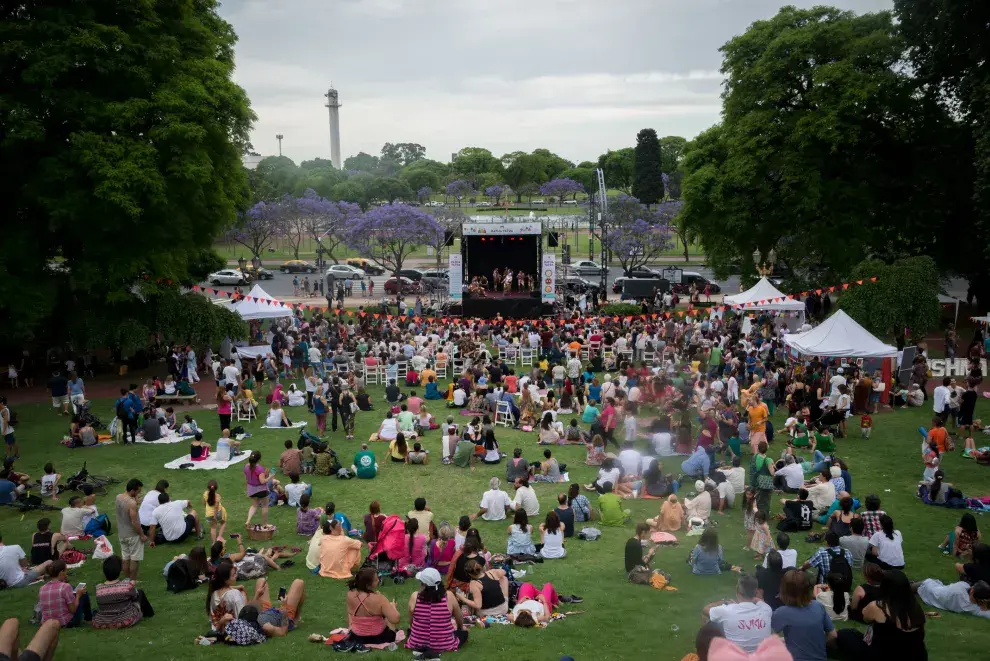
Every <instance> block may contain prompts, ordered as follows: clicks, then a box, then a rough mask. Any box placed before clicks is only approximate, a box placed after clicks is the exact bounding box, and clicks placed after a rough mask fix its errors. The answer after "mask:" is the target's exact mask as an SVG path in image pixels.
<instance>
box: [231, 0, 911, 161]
mask: <svg viewBox="0 0 990 661" xmlns="http://www.w3.org/2000/svg"><path fill="white" fill-rule="evenodd" d="M822 3H823V0H790V2H786V1H785V0H690V1H688V2H685V1H684V0H676V1H675V0H611V2H602V1H601V0H226V2H225V3H224V5H223V6H222V7H221V14H222V15H223V16H224V17H225V18H226V19H227V20H228V21H230V22H231V23H232V24H233V26H234V29H235V30H236V31H237V34H238V35H239V37H240V42H239V43H238V46H237V73H236V79H237V81H238V82H239V83H240V84H241V85H243V86H244V88H245V89H246V90H247V92H248V95H249V96H250V98H251V103H252V105H253V107H254V110H255V112H256V113H257V114H258V121H257V123H256V125H255V129H254V132H253V134H252V141H253V143H254V146H255V148H256V149H257V150H258V151H260V152H261V153H263V154H272V153H276V152H277V143H276V141H275V134H276V133H282V134H284V136H285V139H284V140H283V143H282V149H283V153H284V154H285V155H287V156H289V157H291V158H293V159H294V160H296V161H297V162H298V161H300V160H303V159H307V158H313V157H316V156H321V157H324V158H329V153H330V145H329V130H328V122H327V111H326V109H325V108H324V107H323V103H324V99H323V94H324V93H325V92H326V89H327V87H329V84H330V82H331V81H332V82H333V85H334V87H336V88H337V90H338V91H339V92H340V102H341V104H342V106H343V107H342V108H341V111H340V113H341V115H340V130H341V153H342V154H343V156H344V158H346V157H347V156H350V155H353V154H356V153H358V152H359V151H365V152H368V153H372V154H377V153H378V152H379V151H380V149H381V146H382V143H384V142H418V143H420V144H422V145H425V146H426V149H427V155H428V156H429V157H430V158H434V159H437V160H441V161H448V160H449V159H450V154H451V152H454V151H457V150H458V149H460V148H461V147H465V146H479V147H486V148H488V149H490V150H491V151H492V152H493V153H495V154H496V155H501V154H503V153H506V152H510V151H515V150H525V151H531V150H533V149H535V148H537V147H546V148H548V149H550V150H552V151H555V152H557V153H558V154H560V155H562V156H564V157H566V158H569V159H571V160H574V161H581V160H594V159H595V158H597V156H598V154H600V153H602V152H604V151H605V150H606V149H617V148H621V147H627V146H631V145H633V144H634V142H635V137H636V132H637V131H639V130H640V129H641V128H644V127H652V128H655V129H656V130H657V132H658V133H659V134H660V135H661V136H664V135H682V136H685V137H687V138H691V137H693V136H694V135H696V134H697V133H698V132H699V131H702V130H704V129H706V128H708V127H709V126H711V125H712V124H714V123H715V122H717V121H718V117H719V110H720V107H721V105H720V99H719V94H720V92H721V75H720V74H719V72H718V70H719V67H720V66H721V57H720V55H719V52H718V49H719V47H720V46H721V45H722V44H724V43H725V42H726V41H727V40H728V39H730V38H731V37H732V36H733V35H736V34H739V33H741V32H743V31H745V29H746V27H747V26H748V25H749V24H750V23H752V22H753V21H755V20H759V19H761V18H767V17H769V16H772V15H773V14H774V13H775V12H776V11H777V10H778V9H779V7H780V6H781V5H783V4H794V5H798V6H811V5H815V4H822ZM828 4H833V5H836V6H839V7H842V8H844V9H851V10H854V11H857V12H867V11H877V10H882V9H889V8H890V7H891V5H892V4H893V3H892V0H835V1H833V2H830V3H828Z"/></svg>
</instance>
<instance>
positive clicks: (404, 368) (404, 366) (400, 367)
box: [395, 360, 409, 379]
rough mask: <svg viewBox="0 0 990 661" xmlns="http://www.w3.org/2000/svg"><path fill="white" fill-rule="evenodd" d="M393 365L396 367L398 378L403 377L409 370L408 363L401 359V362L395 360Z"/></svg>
mask: <svg viewBox="0 0 990 661" xmlns="http://www.w3.org/2000/svg"><path fill="white" fill-rule="evenodd" d="M395 367H396V372H395V373H396V376H397V377H398V379H405V378H406V374H407V373H408V372H409V363H407V362H406V361H404V360H403V361H402V362H396V363H395Z"/></svg>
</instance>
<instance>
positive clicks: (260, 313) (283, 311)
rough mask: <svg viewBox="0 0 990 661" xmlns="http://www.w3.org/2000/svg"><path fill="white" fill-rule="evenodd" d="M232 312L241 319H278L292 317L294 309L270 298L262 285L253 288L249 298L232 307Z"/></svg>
mask: <svg viewBox="0 0 990 661" xmlns="http://www.w3.org/2000/svg"><path fill="white" fill-rule="evenodd" d="M255 299H257V300H255ZM231 310H233V311H234V312H236V313H237V314H239V315H240V316H241V319H278V318H279V317H291V316H292V309H291V308H287V307H285V306H283V305H282V303H281V302H280V301H277V300H275V299H274V298H272V297H271V296H269V295H268V292H266V291H265V290H264V289H262V288H261V285H255V286H254V287H252V288H251V291H250V292H248V294H247V296H245V297H244V298H242V299H241V300H239V301H237V302H236V303H234V305H232V306H231Z"/></svg>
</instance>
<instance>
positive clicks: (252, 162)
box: [241, 153, 264, 170]
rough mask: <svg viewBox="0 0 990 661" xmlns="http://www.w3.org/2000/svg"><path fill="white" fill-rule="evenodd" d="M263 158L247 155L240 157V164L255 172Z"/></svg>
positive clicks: (252, 154) (257, 155)
mask: <svg viewBox="0 0 990 661" xmlns="http://www.w3.org/2000/svg"><path fill="white" fill-rule="evenodd" d="M263 158H264V156H262V155H261V154H254V153H248V154H244V155H243V156H241V164H242V165H243V166H244V167H245V168H247V169H248V170H256V169H257V168H258V163H261V160H262V159H263Z"/></svg>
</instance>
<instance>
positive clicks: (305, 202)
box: [296, 195, 361, 264]
mask: <svg viewBox="0 0 990 661" xmlns="http://www.w3.org/2000/svg"><path fill="white" fill-rule="evenodd" d="M296 206H297V208H298V209H299V213H300V216H301V217H302V218H303V222H304V223H305V226H306V229H307V231H308V232H309V235H310V236H311V237H312V238H313V240H314V241H316V242H318V243H319V244H320V245H321V246H322V247H323V252H324V253H326V255H327V257H329V258H330V259H332V260H333V262H334V264H337V263H339V260H338V259H337V255H336V251H337V247H338V246H340V245H341V244H343V242H344V228H346V227H347V224H348V223H349V222H350V221H351V220H352V219H354V218H357V217H358V216H360V215H361V207H360V206H358V205H357V204H354V203H352V202H343V201H338V202H331V201H330V200H326V199H324V198H321V197H318V196H315V195H307V196H304V197H303V198H301V199H299V200H296Z"/></svg>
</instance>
